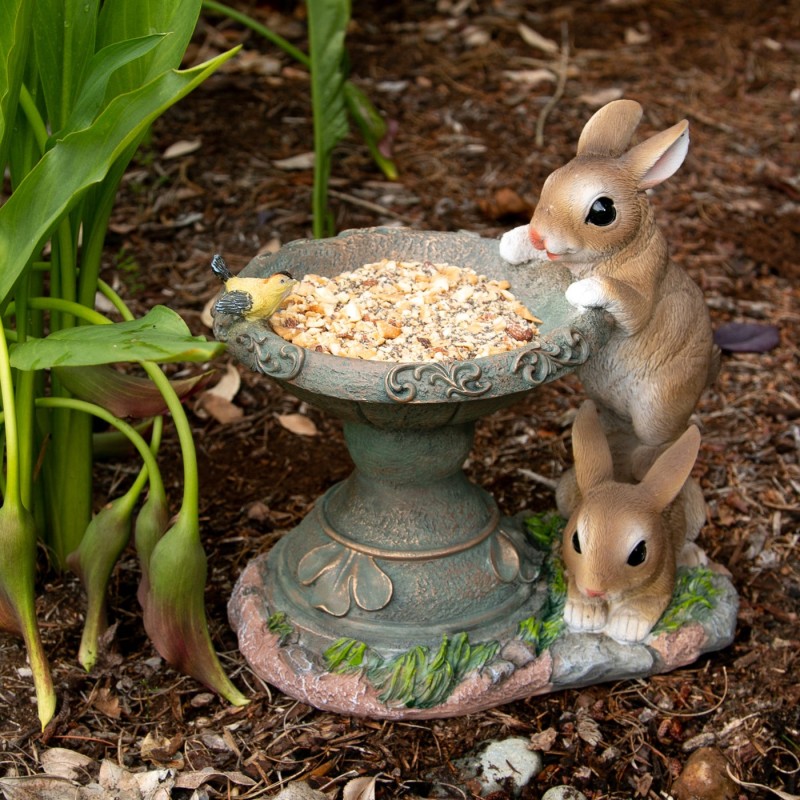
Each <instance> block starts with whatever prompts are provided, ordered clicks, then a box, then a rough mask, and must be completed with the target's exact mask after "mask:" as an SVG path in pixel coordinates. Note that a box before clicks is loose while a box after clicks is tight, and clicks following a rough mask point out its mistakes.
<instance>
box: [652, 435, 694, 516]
mask: <svg viewBox="0 0 800 800" xmlns="http://www.w3.org/2000/svg"><path fill="white" fill-rule="evenodd" d="M699 449H700V431H699V430H698V429H697V426H696V425H691V426H690V427H689V428H687V429H686V430H685V431H684V433H683V435H682V436H681V437H680V439H678V441H677V442H675V443H674V444H671V445H670V446H669V447H668V448H667V449H666V450H665V451H664V452H663V453H662V454H661V455H660V456H659V457H658V458H657V459H656V460H655V461H654V462H653V466H652V467H650V469H649V470H647V474H646V475H645V476H644V478H642V481H641V483H640V484H639V486H640V487H641V488H642V489H643V491H644V492H645V493H646V494H647V495H648V496H649V497H650V498H651V499H652V502H653V503H654V504H655V510H656V511H658V512H659V513H660V512H661V511H663V510H664V509H665V508H666V507H667V506H668V505H669V504H670V503H671V502H672V501H673V500H674V499H675V498H676V497H677V496H678V492H680V490H681V489H682V488H683V484H684V483H686V479H687V478H688V477H689V475H690V474H691V471H692V467H693V466H694V462H695V460H696V459H697V451H698V450H699Z"/></svg>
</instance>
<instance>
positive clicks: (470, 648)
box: [228, 514, 738, 719]
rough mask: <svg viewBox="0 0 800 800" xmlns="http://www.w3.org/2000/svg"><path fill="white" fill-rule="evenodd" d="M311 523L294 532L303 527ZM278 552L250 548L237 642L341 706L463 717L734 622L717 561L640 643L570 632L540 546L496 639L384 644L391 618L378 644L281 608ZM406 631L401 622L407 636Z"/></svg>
mask: <svg viewBox="0 0 800 800" xmlns="http://www.w3.org/2000/svg"><path fill="white" fill-rule="evenodd" d="M531 519H533V520H538V519H540V518H537V517H531ZM503 526H504V529H505V530H507V531H511V530H515V531H517V532H518V534H520V535H525V530H526V528H527V525H526V515H524V514H521V515H520V516H518V517H516V518H513V519H505V520H503ZM307 527H308V526H307V525H301V526H299V527H298V528H297V529H295V531H294V532H293V533H292V534H291V535H295V534H299V535H305V534H306V533H307V530H306V528H307ZM285 541H288V540H285ZM284 558H285V555H284V554H283V553H282V548H280V546H279V547H278V548H276V549H273V551H272V552H270V553H268V554H264V555H261V556H259V557H257V558H255V559H253V560H252V561H251V562H250V563H249V564H248V565H247V567H246V568H245V570H244V572H243V573H242V575H241V576H240V578H239V580H238V582H237V584H236V587H235V589H234V592H233V595H232V596H231V600H230V602H229V606H228V611H229V617H230V620H231V624H232V625H233V627H234V628H235V629H236V631H237V634H238V637H239V648H240V650H241V652H242V653H243V655H244V656H245V658H246V659H247V661H248V663H249V664H250V666H251V668H252V669H253V671H254V672H255V673H256V674H257V675H258V676H259V677H261V678H262V679H264V680H265V681H267V682H268V683H270V684H271V685H273V686H275V687H277V688H278V689H280V690H281V691H283V692H284V693H285V694H287V695H289V696H290V697H293V698H295V699H297V700H300V701H302V702H304V703H307V704H308V705H311V706H314V707H315V708H318V709H321V710H325V711H334V712H337V713H340V714H345V715H348V716H359V717H368V718H373V719H437V718H445V717H454V716H463V715H466V714H472V713H476V712H479V711H482V710H485V709H488V708H493V707H495V706H498V705H502V704H504V703H508V702H511V701H513V700H519V699H522V698H527V697H531V696H534V695H541V694H548V693H550V692H555V691H560V690H562V689H572V688H579V687H584V686H589V685H593V684H597V683H603V682H609V681H618V680H625V679H631V678H644V677H647V676H649V675H653V674H657V673H663V672H668V671H670V670H673V669H676V668H678V667H682V666H685V665H687V664H691V663H692V662H694V661H696V660H697V658H699V657H700V656H701V655H702V654H703V653H707V652H711V651H714V650H719V649H721V648H723V647H726V646H728V645H729V644H730V643H731V642H732V641H733V636H734V631H735V625H736V614H737V609H738V596H737V593H736V590H735V589H734V587H733V585H732V583H731V581H730V580H729V578H728V577H727V575H726V574H725V571H724V569H722V568H719V567H717V566H716V565H713V564H712V565H711V569H695V570H688V571H687V572H686V573H685V574H683V575H682V576H681V581H682V583H683V585H684V586H686V585H691V584H693V583H697V582H700V583H702V584H704V589H703V590H702V594H701V595H699V597H698V600H699V602H698V606H699V607H701V608H702V614H700V615H698V617H697V618H693V613H692V612H691V611H690V612H689V613H688V615H686V616H684V617H681V616H680V612H679V613H678V616H677V618H676V619H672V621H670V619H669V617H670V613H671V612H672V613H673V614H674V613H675V612H676V611H677V609H678V608H679V606H680V604H681V602H685V598H682V599H679V598H677V592H676V601H675V605H674V606H673V607H672V609H671V612H670V611H669V610H668V612H667V614H665V617H664V618H663V619H662V623H660V624H659V626H657V627H656V629H655V630H654V632H653V633H652V634H651V635H650V636H649V637H648V638H647V639H646V640H645V641H644V642H643V643H639V644H622V643H618V642H616V641H614V640H613V639H611V638H609V637H607V636H605V635H603V634H587V633H572V632H570V631H569V630H567V629H565V628H564V627H563V625H561V624H559V620H558V617H557V615H558V614H559V608H558V601H557V599H556V601H555V603H554V602H553V601H554V597H553V590H554V587H553V575H552V572H551V570H552V566H553V562H552V561H551V556H550V555H548V554H545V553H542V554H541V558H542V566H543V575H542V577H541V578H540V579H538V580H537V581H536V582H534V584H532V585H531V591H530V594H529V597H528V601H527V602H526V603H522V604H521V605H520V607H519V608H518V609H517V610H516V613H512V614H510V615H509V617H508V619H507V621H506V625H505V630H499V629H498V628H497V626H490V627H492V628H493V630H492V633H491V634H490V635H491V636H492V637H493V638H491V639H487V638H485V636H484V632H483V631H482V630H481V629H480V628H476V629H474V630H472V631H469V632H459V633H453V634H450V635H447V634H441V633H438V638H437V637H434V636H431V633H432V632H431V631H419V634H418V639H417V643H416V644H413V645H407V646H406V647H405V649H404V650H399V649H398V648H397V647H395V646H388V647H385V642H386V641H387V639H394V640H395V641H398V640H399V639H398V638H397V636H396V633H397V631H396V630H394V629H393V627H392V626H389V625H387V626H386V629H385V630H384V631H382V632H381V635H379V636H378V637H377V638H378V639H379V640H380V641H378V642H377V644H374V645H373V644H371V643H370V642H369V641H364V639H368V638H369V637H368V635H365V636H363V637H362V639H361V640H358V639H353V638H348V637H336V636H333V635H331V634H330V633H324V632H321V631H320V630H319V629H315V628H314V624H313V621H311V620H310V619H309V617H308V615H306V614H303V613H301V614H300V615H299V617H298V618H294V617H293V616H292V614H293V613H295V612H296V609H295V608H292V609H291V610H289V611H284V610H282V608H281V605H282V604H283V608H286V607H287V606H286V605H285V603H286V596H285V593H284V589H283V587H281V586H280V582H279V581H277V580H276V578H277V573H279V572H280V571H281V570H282V568H283V566H282V564H283V563H285V562H283V559H284ZM556 563H557V562H556ZM556 569H557V567H556ZM548 572H549V573H550V574H549V575H548ZM709 598H710V600H711V601H710V604H709V603H708V599H709ZM537 623H538V624H537ZM374 632H375V631H373V633H374ZM362 633H364V632H363V631H362ZM412 633H413V632H411V631H408V630H406V633H405V637H404V638H406V639H408V637H409V635H411V634H412ZM426 634H427V635H426Z"/></svg>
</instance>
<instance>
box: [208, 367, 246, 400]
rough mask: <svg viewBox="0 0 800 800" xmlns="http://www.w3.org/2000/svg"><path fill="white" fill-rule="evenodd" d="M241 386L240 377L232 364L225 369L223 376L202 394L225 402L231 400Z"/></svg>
mask: <svg viewBox="0 0 800 800" xmlns="http://www.w3.org/2000/svg"><path fill="white" fill-rule="evenodd" d="M241 385H242V376H241V375H240V374H239V370H238V369H236V367H235V366H234V365H233V364H228V365H227V366H226V367H225V374H224V375H223V376H222V377H221V378H220V379H219V381H217V383H216V384H215V385H214V386H212V387H211V388H210V389H209V390H208V391H206V392H205V393H204V394H213V395H215V396H216V397H222V398H224V399H225V400H233V398H234V397H236V395H237V394H238V392H239V388H240V387H241Z"/></svg>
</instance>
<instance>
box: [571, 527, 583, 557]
mask: <svg viewBox="0 0 800 800" xmlns="http://www.w3.org/2000/svg"><path fill="white" fill-rule="evenodd" d="M572 549H573V550H574V551H575V552H576V553H577V554H578V555H580V554H581V540H580V539H579V538H578V531H575V533H573V534H572Z"/></svg>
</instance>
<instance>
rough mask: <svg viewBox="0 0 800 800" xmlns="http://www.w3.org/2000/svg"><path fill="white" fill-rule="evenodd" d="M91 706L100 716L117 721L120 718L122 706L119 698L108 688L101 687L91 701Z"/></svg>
mask: <svg viewBox="0 0 800 800" xmlns="http://www.w3.org/2000/svg"><path fill="white" fill-rule="evenodd" d="M92 706H93V707H94V708H96V709H97V710H98V711H99V712H100V713H101V714H105V715H106V716H107V717H111V719H119V718H120V717H121V716H122V706H121V705H120V701H119V697H118V696H117V695H115V694H114V693H113V692H112V691H111V689H109V688H108V687H103V688H102V689H99V690H98V691H97V694H96V695H95V696H94V699H93V700H92Z"/></svg>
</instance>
